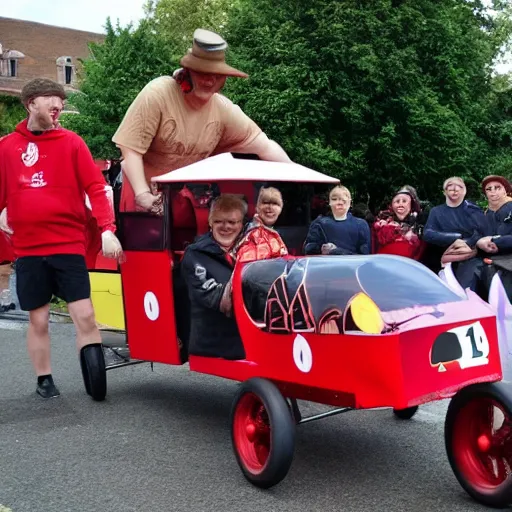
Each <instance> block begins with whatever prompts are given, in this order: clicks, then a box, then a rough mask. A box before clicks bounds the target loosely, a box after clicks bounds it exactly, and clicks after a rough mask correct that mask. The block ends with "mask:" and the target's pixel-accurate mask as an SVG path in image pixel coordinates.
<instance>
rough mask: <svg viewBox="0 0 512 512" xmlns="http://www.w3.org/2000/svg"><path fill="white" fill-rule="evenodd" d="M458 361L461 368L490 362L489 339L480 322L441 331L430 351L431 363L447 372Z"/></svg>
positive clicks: (441, 370)
mask: <svg viewBox="0 0 512 512" xmlns="http://www.w3.org/2000/svg"><path fill="white" fill-rule="evenodd" d="M455 362H456V363H458V366H459V368H460V369H462V370H464V369H466V368H473V367H475V366H483V365H486V364H489V340H488V339H487V335H486V334H485V330H484V328H483V326H482V324H481V323H480V322H475V323H473V324H469V325H462V326H460V327H455V328H453V329H450V330H449V331H446V332H443V333H441V334H440V335H439V336H438V337H437V338H436V340H435V342H434V345H433V346H432V350H431V353H430V364H431V365H432V366H434V367H437V370H438V372H445V371H447V370H448V369H449V368H452V366H453V365H450V367H449V368H448V364H449V363H455Z"/></svg>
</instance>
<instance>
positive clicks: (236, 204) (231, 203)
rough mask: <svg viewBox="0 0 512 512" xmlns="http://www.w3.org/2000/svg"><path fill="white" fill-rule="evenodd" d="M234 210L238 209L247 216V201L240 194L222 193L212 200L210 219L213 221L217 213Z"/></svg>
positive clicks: (243, 215)
mask: <svg viewBox="0 0 512 512" xmlns="http://www.w3.org/2000/svg"><path fill="white" fill-rule="evenodd" d="M233 210H238V211H239V212H240V213H241V214H242V217H245V216H246V215H247V203H246V202H245V201H244V200H243V199H242V198H241V197H240V196H239V195H238V194H221V195H220V196H218V197H216V198H215V199H214V200H213V201H212V204H211V206H210V213H209V214H208V221H211V220H212V217H213V215H214V214H216V213H221V212H222V213H226V212H231V211H233Z"/></svg>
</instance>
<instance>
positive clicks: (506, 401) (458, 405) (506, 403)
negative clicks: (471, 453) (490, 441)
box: [445, 382, 512, 508]
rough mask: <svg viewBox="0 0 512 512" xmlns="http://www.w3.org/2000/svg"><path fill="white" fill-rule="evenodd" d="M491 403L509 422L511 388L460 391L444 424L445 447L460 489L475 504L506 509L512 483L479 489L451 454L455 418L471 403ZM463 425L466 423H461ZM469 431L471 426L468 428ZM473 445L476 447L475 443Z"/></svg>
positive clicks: (511, 497)
mask: <svg viewBox="0 0 512 512" xmlns="http://www.w3.org/2000/svg"><path fill="white" fill-rule="evenodd" d="M482 398H488V399H492V400H494V401H495V402H497V403H499V404H500V405H501V406H502V407H503V409H504V411H505V413H506V414H507V415H508V416H509V418H512V388H511V387H510V386H509V385H506V384H504V383H502V382H500V383H493V384H474V385H472V386H468V387H466V388H463V389H461V390H460V391H459V392H458V393H457V394H456V395H455V396H454V397H453V398H452V400H451V401H450V405H449V406H448V411H447V413H446V420H445V446H446V453H447V455H448V460H449V462H450V466H451V467H452V470H453V472H454V474H455V476H456V478H457V480H458V481H459V483H460V485H461V486H462V488H463V489H464V490H465V491H466V492H467V493H468V494H469V495H470V496H471V497H472V498H473V499H474V500H476V501H478V502H480V503H482V504H484V505H486V506H489V507H494V508H505V507H508V506H509V505H511V504H512V479H511V478H510V477H509V478H507V479H506V480H505V481H504V482H502V483H501V484H499V485H498V486H495V487H494V488H490V487H487V488H485V489H478V488H476V487H475V485H473V483H472V482H471V481H470V479H469V478H468V475H467V473H465V472H464V471H463V470H462V468H461V467H459V463H458V461H457V458H456V456H455V453H454V439H455V437H454V427H455V422H456V420H457V417H458V415H459V414H461V412H462V411H463V409H464V408H465V407H466V406H468V405H470V404H471V402H472V401H473V400H478V399H482ZM464 425H466V423H464ZM467 428H468V429H470V425H467ZM475 444H476V443H475Z"/></svg>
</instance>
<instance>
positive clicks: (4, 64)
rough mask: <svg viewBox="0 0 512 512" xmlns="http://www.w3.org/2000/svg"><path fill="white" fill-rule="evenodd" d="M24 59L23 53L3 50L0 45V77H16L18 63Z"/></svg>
mask: <svg viewBox="0 0 512 512" xmlns="http://www.w3.org/2000/svg"><path fill="white" fill-rule="evenodd" d="M24 57H25V55H23V53H21V52H19V51H17V50H8V49H3V48H2V45H1V44H0V76H8V77H17V76H18V65H19V61H20V59H23V58H24Z"/></svg>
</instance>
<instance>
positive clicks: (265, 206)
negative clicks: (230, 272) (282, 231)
mask: <svg viewBox="0 0 512 512" xmlns="http://www.w3.org/2000/svg"><path fill="white" fill-rule="evenodd" d="M282 211H283V196H282V195H281V192H279V190H278V189H277V188H274V187H267V188H265V187H262V188H261V189H260V192H259V194H258V200H257V202H256V214H255V215H254V217H253V219H252V221H251V222H249V223H248V224H247V227H246V228H245V233H244V235H243V237H242V239H241V240H240V241H239V242H238V243H237V244H236V246H235V250H234V256H235V257H236V259H237V261H239V262H247V261H255V260H266V259H270V258H279V257H281V256H286V255H287V254H288V249H287V248H286V245H285V243H284V242H283V240H282V239H281V236H280V235H279V233H278V232H277V231H276V230H275V229H274V227H273V226H274V224H275V223H276V222H277V219H278V218H279V215H281V212H282Z"/></svg>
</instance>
